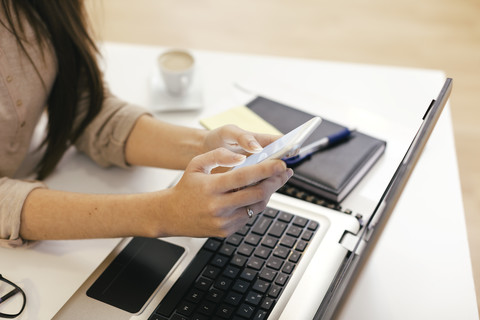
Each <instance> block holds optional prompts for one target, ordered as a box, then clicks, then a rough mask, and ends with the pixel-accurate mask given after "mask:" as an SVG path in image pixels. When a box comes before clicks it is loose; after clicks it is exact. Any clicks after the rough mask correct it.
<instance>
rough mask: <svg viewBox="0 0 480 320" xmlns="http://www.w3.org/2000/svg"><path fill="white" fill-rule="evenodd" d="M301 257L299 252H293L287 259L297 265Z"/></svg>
mask: <svg viewBox="0 0 480 320" xmlns="http://www.w3.org/2000/svg"><path fill="white" fill-rule="evenodd" d="M301 257H302V254H301V253H300V252H298V251H293V252H292V254H291V255H290V257H289V258H288V261H291V262H294V263H297V262H298V260H300V258H301Z"/></svg>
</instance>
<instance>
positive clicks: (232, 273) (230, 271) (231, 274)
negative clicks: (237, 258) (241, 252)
mask: <svg viewBox="0 0 480 320" xmlns="http://www.w3.org/2000/svg"><path fill="white" fill-rule="evenodd" d="M239 272H240V269H239V268H235V267H233V266H231V265H229V266H227V267H226V268H225V270H224V271H223V275H224V276H226V277H228V278H230V279H234V278H236V277H237V275H238V273H239Z"/></svg>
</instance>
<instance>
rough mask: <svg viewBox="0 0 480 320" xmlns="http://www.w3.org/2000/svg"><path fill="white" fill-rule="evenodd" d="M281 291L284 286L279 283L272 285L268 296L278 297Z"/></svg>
mask: <svg viewBox="0 0 480 320" xmlns="http://www.w3.org/2000/svg"><path fill="white" fill-rule="evenodd" d="M281 291H282V287H280V286H277V285H272V286H271V287H270V290H268V296H269V297H272V298H278V296H279V295H280V292H281Z"/></svg>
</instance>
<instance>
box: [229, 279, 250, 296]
mask: <svg viewBox="0 0 480 320" xmlns="http://www.w3.org/2000/svg"><path fill="white" fill-rule="evenodd" d="M249 286H250V282H246V281H243V280H237V281H235V283H234V284H233V287H232V289H233V290H235V291H237V292H240V293H245V292H247V289H248V287H249Z"/></svg>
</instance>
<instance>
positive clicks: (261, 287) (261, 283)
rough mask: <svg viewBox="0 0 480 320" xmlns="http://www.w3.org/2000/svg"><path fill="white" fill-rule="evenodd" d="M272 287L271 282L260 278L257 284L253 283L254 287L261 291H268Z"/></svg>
mask: <svg viewBox="0 0 480 320" xmlns="http://www.w3.org/2000/svg"><path fill="white" fill-rule="evenodd" d="M269 287H270V283H268V282H267V281H263V280H260V279H258V280H257V281H255V284H254V285H253V287H252V289H253V290H255V291H258V292H261V293H265V292H267V290H268V288H269Z"/></svg>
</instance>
